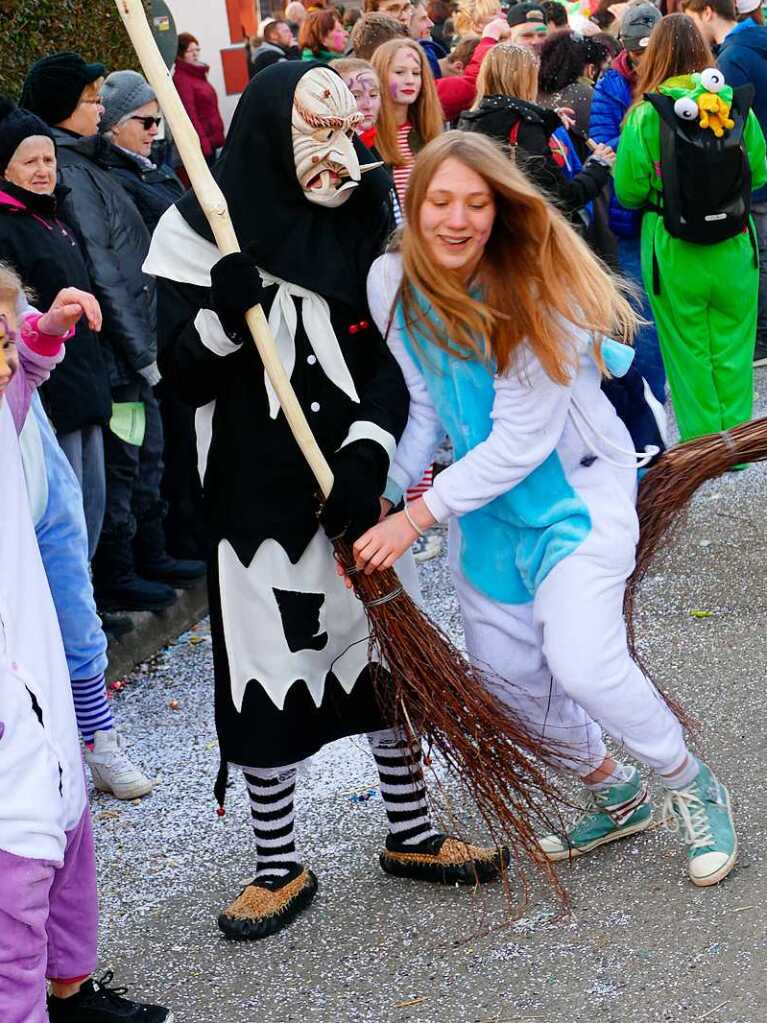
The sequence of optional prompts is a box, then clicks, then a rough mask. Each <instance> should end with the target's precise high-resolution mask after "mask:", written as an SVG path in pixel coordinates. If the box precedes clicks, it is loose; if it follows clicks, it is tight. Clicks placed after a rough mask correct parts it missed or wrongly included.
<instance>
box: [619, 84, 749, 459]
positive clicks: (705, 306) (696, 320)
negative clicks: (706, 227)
mask: <svg viewBox="0 0 767 1023" xmlns="http://www.w3.org/2000/svg"><path fill="white" fill-rule="evenodd" d="M698 77H699V76H696V78H698ZM658 91H659V92H661V93H663V94H665V95H667V96H671V97H672V98H673V99H674V100H677V99H679V98H680V97H682V96H690V97H693V98H697V97H698V96H699V94H700V84H699V82H698V81H694V80H693V78H692V76H689V75H683V76H680V77H678V78H669V79H668V80H667V81H666V82H664V83H663V85H662V86H661V87H660V89H659V90H658ZM743 144H744V147H745V150H746V154H747V156H748V161H749V164H750V166H751V175H752V188H754V189H757V188H760V187H761V186H762V185H763V184H765V183H766V182H767V160H766V159H765V140H764V136H763V135H762V130H761V128H760V127H759V122H758V121H757V119H756V117H755V115H754V113H753V111H750V112H749V114H748V119H747V121H746V124H745V128H744V132H743ZM614 173H615V192H616V195H617V196H618V199H619V200H620V202H621V203H623V205H624V206H628V207H629V208H633V209H641V208H642V207H645V206H647V205H648V204H649V205H653V206H655V207H656V208H657V206H658V204H659V197H660V195H661V193H662V191H663V183H662V181H661V176H660V116H659V114H658V113H657V111H656V110H655V108H654V107H653V106H652V105H651V104H650V103H648V102H647V101H645V102H643V103H640V104H639V105H638V106H636V107H634V109H633V110H632V111H631V112H630V113H629V115H628V117H627V119H626V124H625V127H624V129H623V131H622V133H621V141H620V146H619V149H618V158H617V161H616V164H615V172H614ZM653 247H654V249H655V255H656V259H657V264H658V270H659V277H660V288H659V289H658V290H659V292H660V293H659V294H655V293H654V288H653ZM642 276H643V277H644V281H645V287H646V288H647V294H648V295H649V298H650V304H651V305H652V310H653V315H654V317H655V323H656V325H657V328H658V337H659V339H660V347H661V352H662V355H663V362H664V363H665V366H666V373H667V375H668V381H669V385H670V387H671V397H672V400H673V403H674V412H675V413H676V418H677V424H678V426H679V432H680V434H681V436H682V440H689V439H690V438H692V437H699V436H701V434H705V433H716V432H718V431H720V430H726V429H728V428H729V427H731V426H735V425H737V424H738V423H742V422H744V421H746V420H748V419H750V418H751V411H752V402H753V390H754V388H753V366H752V362H753V357H754V338H755V336H756V313H757V294H758V286H759V270H758V268H757V266H755V261H754V249H753V242H752V239H751V238H750V237H749V235H748V233H747V232H744V233H743V234H740V235H736V236H735V237H734V238H728V239H726V240H725V241H721V242H716V243H715V244H713V245H695V244H693V243H691V242H686V241H682V240H681V239H679V238H672V237H671V235H670V234H669V233H668V231H667V230H666V228H665V226H664V223H663V217H662V216H661V215H659V214H658V213H657V212H653V211H652V210H647V211H646V212H645V214H644V217H643V218H642Z"/></svg>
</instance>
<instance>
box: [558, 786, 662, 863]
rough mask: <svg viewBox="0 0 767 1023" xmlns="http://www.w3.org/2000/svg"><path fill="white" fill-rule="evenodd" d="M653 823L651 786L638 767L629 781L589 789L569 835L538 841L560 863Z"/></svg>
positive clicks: (634, 833)
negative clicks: (591, 790)
mask: <svg viewBox="0 0 767 1023" xmlns="http://www.w3.org/2000/svg"><path fill="white" fill-rule="evenodd" d="M651 823H652V806H651V805H650V797H649V795H648V793H647V786H646V785H645V784H644V783H643V781H642V778H641V776H640V774H639V771H637V769H636V768H635V767H634V768H632V774H631V777H630V778H629V779H628V781H624V782H621V784H620V785H611V786H610V787H609V788H607V789H601V790H600V791H599V792H589V793H588V794H587V804H586V807H585V809H584V812H583V814H582V816H581V817H579V818H578V820H577V821H576V823H575V824H574V825H573V827H572V828H571V829H570V830H569V831H568V832H567V834H566V835H546V837H545V838H540V839H538V844H539V846H540V848H541V850H542V851H543V852H544V854H545V855H546V858H547V859H549V860H551V861H552V862H553V863H556V862H557V860H569V859H575V857H576V856H583V855H585V853H589V852H591V851H592V850H593V849H598V848H599V846H600V845H607V843H608V842H617V841H618V839H619V838H628V836H629V835H636V834H637V832H639V831H644V830H645V828H649V826H650V824H651Z"/></svg>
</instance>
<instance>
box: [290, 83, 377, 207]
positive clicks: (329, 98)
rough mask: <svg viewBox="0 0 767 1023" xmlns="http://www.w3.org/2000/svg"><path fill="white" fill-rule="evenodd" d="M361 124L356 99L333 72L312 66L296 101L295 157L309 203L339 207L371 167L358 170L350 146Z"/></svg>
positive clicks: (356, 161) (297, 89)
mask: <svg viewBox="0 0 767 1023" xmlns="http://www.w3.org/2000/svg"><path fill="white" fill-rule="evenodd" d="M361 123H362V114H361V113H360V112H359V111H358V110H357V104H356V103H355V101H354V97H353V96H352V94H351V93H350V92H349V90H348V89H347V87H346V85H345V84H344V82H343V79H342V78H340V77H339V76H338V75H337V74H335V72H333V71H331V70H330V69H329V68H312V70H311V71H308V72H307V73H306V74H305V75H304V76H303V77H302V78H301V80H300V81H299V83H298V86H297V87H296V91H295V95H294V97H293V116H292V131H293V157H294V160H295V164H296V177H297V178H298V180H299V182H300V184H301V188H303V190H304V195H305V196H306V198H307V199H308V200H309V202H314V203H317V204H318V205H319V206H331V207H334V206H340V205H341V203H343V202H345V201H346V200H347V199H348V198H349V196H350V195H351V193H352V191H353V190H354V189H355V188H356V187H357V185H358V184H359V182H360V178H361V176H362V174H363V173H364V171H365V170H369V169H370V168H369V167H362V168H361V167H360V164H359V160H358V159H357V154H356V152H355V150H354V144H353V142H352V139H353V137H354V134H355V132H356V130H357V128H358V127H359V126H360V124H361ZM376 166H377V165H376Z"/></svg>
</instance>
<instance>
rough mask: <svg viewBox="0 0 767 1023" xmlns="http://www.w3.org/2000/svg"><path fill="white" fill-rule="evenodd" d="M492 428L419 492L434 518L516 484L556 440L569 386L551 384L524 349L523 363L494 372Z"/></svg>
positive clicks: (470, 506)
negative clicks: (424, 489)
mask: <svg viewBox="0 0 767 1023" xmlns="http://www.w3.org/2000/svg"><path fill="white" fill-rule="evenodd" d="M494 387H495V400H494V402H493V410H492V413H491V416H492V429H491V431H490V435H489V437H488V438H487V440H484V441H482V443H481V444H477V446H476V447H474V448H472V449H471V451H469V452H468V453H467V454H466V455H464V457H463V458H461V459H459V460H458V461H457V462H454V463H453V465H451V466H450V467H449V468H447V469H445V471H444V472H442V473H440V474H439V476H438V477H437V479H436V480H435V481H434V486H433V487H432V489H431V490H429V491H428V492H427V493H426V494H425V495H424V501H425V502H426V504H427V505H428V508H429V511H430V512H431V513H432V515H433V516H434V517H435V518H436V519H437V521H439V522H444V520H445V519H448V518H450V516H452V515H466V514H467V513H468V512H471V511H474V510H475V509H477V508H481V507H482V506H483V505H485V504H487V503H488V502H490V501H492V500H494V499H495V498H496V497H499V496H500V495H501V494H504V493H506V492H507V491H509V490H511V489H512V488H513V487H515V486H516V485H517V484H518V483H521V481H522V480H523V479H525V477H526V476H528V475H529V474H530V473H531V472H532V471H533V469H536V468H537V467H538V466H539V465H540V464H541V463H542V462H544V461H545V460H546V459H547V458H548V456H549V455H550V454H551V452H552V451H553V450H554V449H555V448H556V446H557V444H558V443H559V440H560V437H561V436H562V431H563V430H564V427H565V420H566V418H567V414H568V411H569V408H570V399H571V390H572V389H571V387H564V386H562V385H561V384H557V383H555V382H554V381H553V380H552V379H551V377H550V376H549V375H548V374H547V373H546V371H545V370H544V369H543V367H542V366H541V364H540V362H539V361H538V359H537V358H536V357H535V356H534V355H533V354H532V353H531V352H530V351H529V349H527V350H526V357H525V361H524V365H523V366H522V367H521V369H518V368H515V369H514V370H513V371H512V372H511V373H506V374H504V375H503V376H496V378H495V382H494Z"/></svg>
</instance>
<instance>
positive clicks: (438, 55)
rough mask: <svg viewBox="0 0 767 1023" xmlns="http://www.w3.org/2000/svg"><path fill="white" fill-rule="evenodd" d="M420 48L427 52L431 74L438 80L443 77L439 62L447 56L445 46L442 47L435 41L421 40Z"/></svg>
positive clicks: (419, 42) (419, 41)
mask: <svg viewBox="0 0 767 1023" xmlns="http://www.w3.org/2000/svg"><path fill="white" fill-rule="evenodd" d="M418 44H419V46H422V47H423V48H424V50H425V52H426V59H427V60H428V62H429V67H430V68H431V73H432V74H433V75H434V77H435V79H436V78H441V77H442V68H441V67H440V66H439V62H440V61H441V60H442V58H443V57H446V56H447V51H446V50H445V47H444V46H440V44H439V43H438V42H436V41H435V40H434V39H419V40H418Z"/></svg>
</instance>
